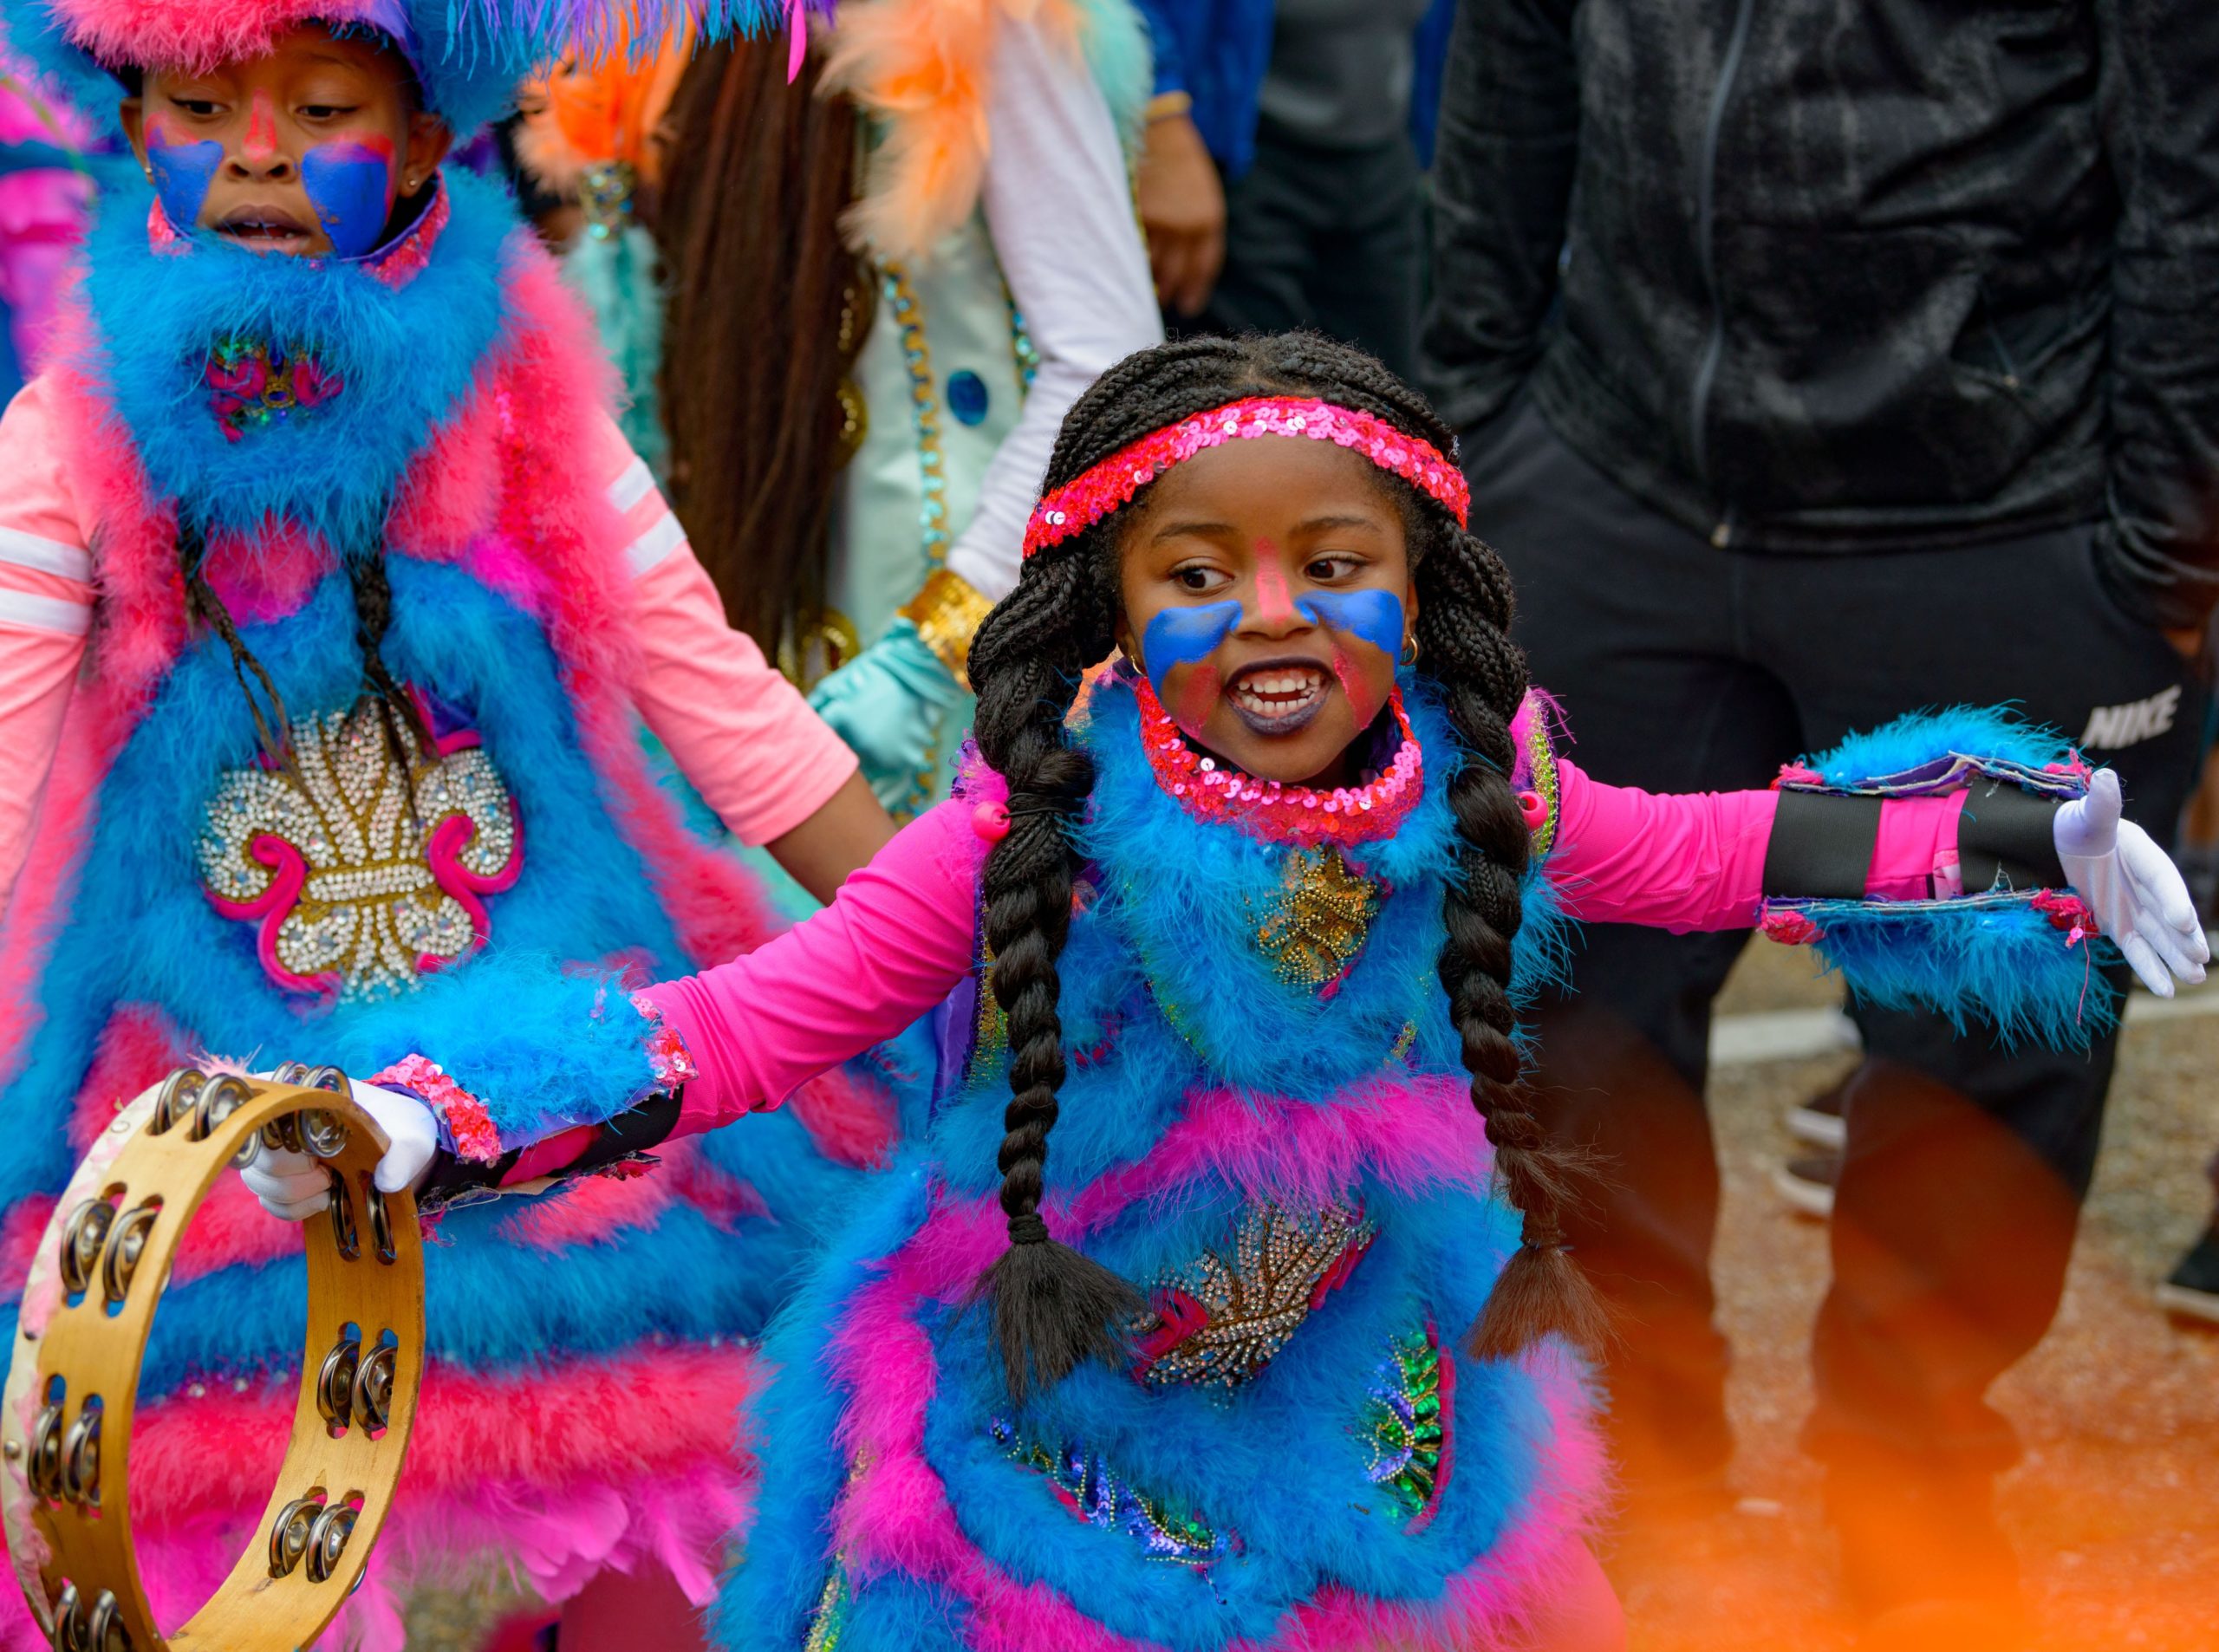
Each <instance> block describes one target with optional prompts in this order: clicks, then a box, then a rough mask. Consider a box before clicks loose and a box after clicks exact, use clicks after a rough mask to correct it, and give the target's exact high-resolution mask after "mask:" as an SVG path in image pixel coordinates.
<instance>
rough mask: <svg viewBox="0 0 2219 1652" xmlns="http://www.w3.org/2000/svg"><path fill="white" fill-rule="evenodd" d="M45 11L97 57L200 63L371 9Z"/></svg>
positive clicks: (104, 3) (128, 5) (103, 1)
mask: <svg viewBox="0 0 2219 1652" xmlns="http://www.w3.org/2000/svg"><path fill="white" fill-rule="evenodd" d="M47 10H49V11H50V12H52V13H53V15H54V16H55V20H56V21H57V22H59V23H61V24H62V28H63V29H64V30H65V31H66V33H67V34H68V38H69V40H70V42H72V43H73V44H75V46H77V47H78V48H79V49H81V50H83V51H85V52H87V53H88V54H89V55H92V56H93V57H95V58H97V59H99V60H100V61H101V62H105V63H135V64H140V65H149V64H157V63H159V64H166V65H172V66H175V67H177V68H202V69H205V68H212V67H213V66H215V65H216V64H218V63H222V62H229V61H231V60H232V59H234V58H238V57H245V56H249V55H253V54H255V53H258V52H262V51H265V50H267V49H269V46H270V41H271V40H272V39H274V38H275V37H276V36H277V35H279V34H281V33H283V31H284V30H286V29H291V28H294V27H296V26H297V25H298V24H301V23H310V22H316V21H322V22H330V23H355V22H359V21H363V20H365V18H366V17H367V16H368V13H369V8H368V6H367V5H366V4H365V3H364V0H47Z"/></svg>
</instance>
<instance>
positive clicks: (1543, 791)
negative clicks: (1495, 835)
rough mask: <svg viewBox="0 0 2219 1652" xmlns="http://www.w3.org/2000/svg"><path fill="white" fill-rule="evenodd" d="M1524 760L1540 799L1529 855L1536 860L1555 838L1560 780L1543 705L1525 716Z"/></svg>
mask: <svg viewBox="0 0 2219 1652" xmlns="http://www.w3.org/2000/svg"><path fill="white" fill-rule="evenodd" d="M1526 767H1527V768H1528V769H1529V770H1530V771H1532V789H1533V791H1534V793H1535V795H1536V796H1538V797H1539V798H1540V800H1541V808H1542V811H1543V812H1542V815H1541V823H1540V824H1539V825H1538V826H1536V827H1534V828H1533V851H1532V852H1533V858H1534V859H1535V860H1537V861H1538V860H1539V859H1540V858H1541V857H1542V856H1543V855H1546V854H1547V853H1548V852H1549V850H1550V849H1551V848H1552V847H1553V846H1554V845H1555V843H1556V841H1557V811H1558V807H1559V793H1560V782H1559V777H1558V775H1557V751H1556V747H1555V745H1553V744H1552V742H1551V740H1550V738H1549V717H1548V712H1547V709H1546V707H1545V706H1534V707H1533V710H1532V716H1530V717H1528V718H1527V719H1526Z"/></svg>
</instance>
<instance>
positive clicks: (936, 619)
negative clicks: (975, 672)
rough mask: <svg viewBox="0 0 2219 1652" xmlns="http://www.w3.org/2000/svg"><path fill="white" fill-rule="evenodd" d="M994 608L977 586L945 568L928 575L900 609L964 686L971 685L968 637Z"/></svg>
mask: <svg viewBox="0 0 2219 1652" xmlns="http://www.w3.org/2000/svg"><path fill="white" fill-rule="evenodd" d="M993 611H994V605H993V604H992V602H988V601H987V600H986V598H985V597H984V596H982V595H979V589H978V588H977V587H976V586H974V585H973V584H972V583H971V582H970V581H969V580H967V579H966V578H964V577H963V576H962V575H960V574H952V573H950V572H949V571H948V570H947V569H945V568H935V569H933V571H932V572H931V573H930V574H928V575H927V576H925V582H924V584H923V585H922V586H921V588H919V589H918V592H917V594H916V595H914V596H913V597H911V598H910V599H909V600H908V602H906V603H904V604H903V605H902V607H901V610H900V612H901V618H903V619H905V620H908V621H910V622H912V623H913V624H914V625H915V626H916V628H917V634H918V635H919V636H920V637H921V638H923V639H924V643H925V647H927V648H930V649H931V650H932V651H933V653H934V655H936V656H937V657H938V658H939V660H940V664H942V665H943V666H946V667H947V671H948V675H950V676H951V677H953V678H954V679H955V680H956V681H958V682H960V683H961V684H962V685H963V686H964V687H965V688H966V689H968V688H969V687H970V686H971V673H970V669H969V667H970V662H971V639H972V638H973V636H975V635H977V634H978V631H979V623H980V622H981V621H984V620H985V619H986V615H989V614H991V613H992V612H993Z"/></svg>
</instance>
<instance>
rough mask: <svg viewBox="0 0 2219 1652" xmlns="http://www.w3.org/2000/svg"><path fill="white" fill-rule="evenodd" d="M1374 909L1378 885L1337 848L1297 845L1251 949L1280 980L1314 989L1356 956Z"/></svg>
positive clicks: (1376, 910)
mask: <svg viewBox="0 0 2219 1652" xmlns="http://www.w3.org/2000/svg"><path fill="white" fill-rule="evenodd" d="M1378 915H1379V886H1378V885H1377V884H1376V883H1374V882H1372V881H1370V879H1368V878H1363V877H1359V876H1358V875H1357V874H1355V873H1354V872H1351V871H1350V870H1349V865H1348V862H1346V861H1344V860H1343V859H1342V858H1341V852H1340V850H1338V849H1315V850H1310V851H1307V852H1305V851H1299V850H1298V851H1296V852H1295V853H1292V854H1290V855H1288V856H1287V857H1286V869H1285V876H1284V879H1283V881H1282V882H1281V885H1280V888H1279V895H1278V898H1277V899H1276V900H1274V901H1272V903H1271V906H1270V907H1269V908H1268V910H1267V911H1266V914H1265V915H1264V921H1263V924H1262V925H1261V927H1259V928H1258V929H1257V931H1256V946H1257V950H1259V952H1261V953H1263V954H1264V956H1265V957H1266V958H1267V959H1270V960H1271V962H1272V972H1273V973H1275V974H1276V975H1278V977H1279V979H1281V980H1283V981H1285V982H1286V983H1287V984H1288V985H1291V986H1299V987H1303V988H1305V989H1306V990H1308V991H1310V992H1316V991H1318V989H1319V988H1320V987H1322V986H1324V985H1325V984H1326V983H1327V982H1329V981H1334V980H1337V979H1340V977H1341V976H1342V975H1343V974H1344V972H1346V971H1347V970H1348V967H1349V966H1350V965H1351V964H1353V963H1355V962H1356V959H1357V953H1361V952H1362V951H1363V942H1364V937H1365V936H1367V935H1368V934H1370V933H1371V920H1373V919H1374V918H1376V917H1377V916H1378Z"/></svg>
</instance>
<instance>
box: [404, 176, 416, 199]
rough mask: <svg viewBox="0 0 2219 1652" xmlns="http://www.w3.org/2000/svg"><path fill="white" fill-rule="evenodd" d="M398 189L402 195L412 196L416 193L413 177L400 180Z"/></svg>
mask: <svg viewBox="0 0 2219 1652" xmlns="http://www.w3.org/2000/svg"><path fill="white" fill-rule="evenodd" d="M400 187H401V190H402V192H404V193H406V194H409V195H413V194H414V193H415V192H416V180H415V179H414V178H413V177H411V178H404V179H401V180H400Z"/></svg>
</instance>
